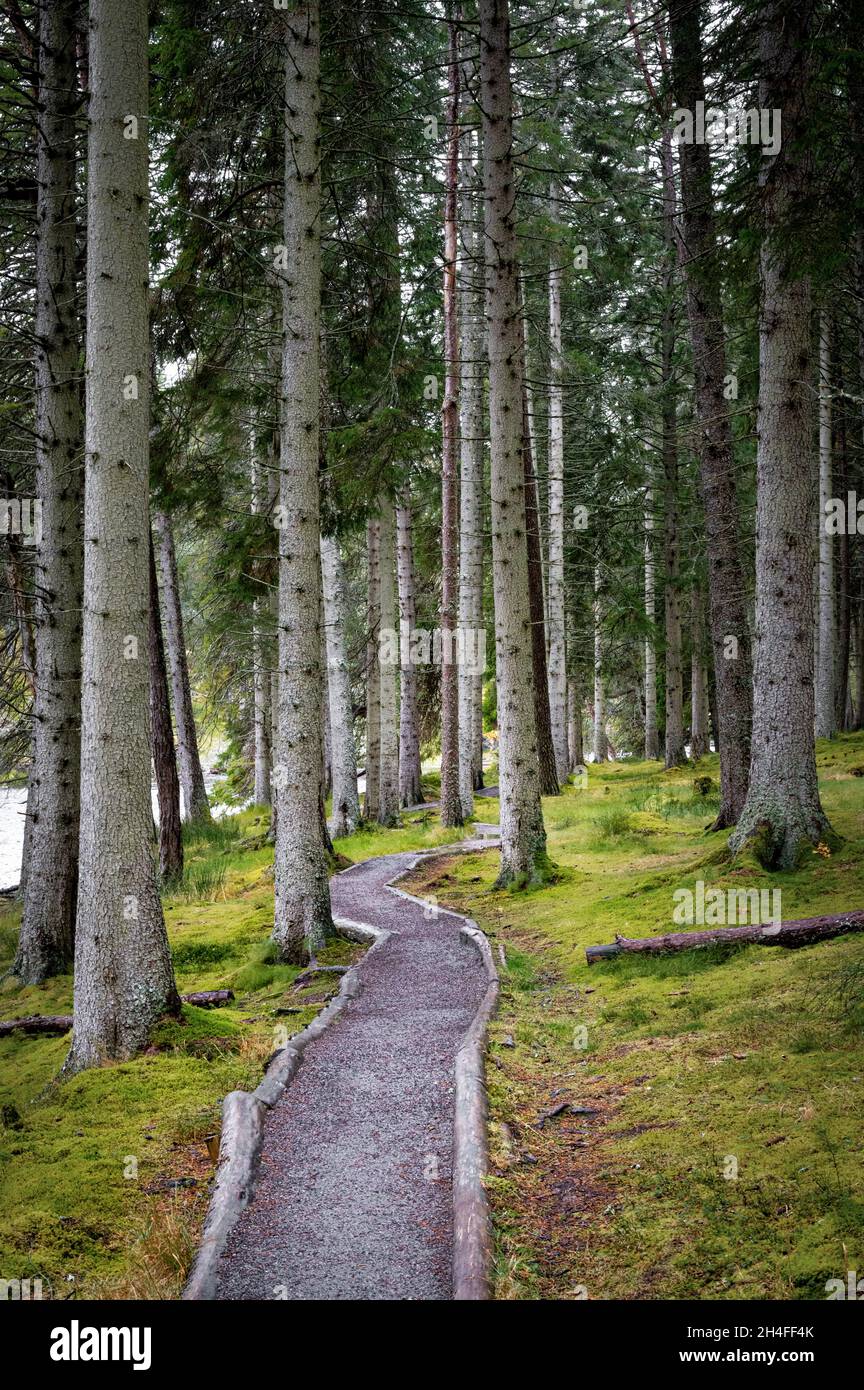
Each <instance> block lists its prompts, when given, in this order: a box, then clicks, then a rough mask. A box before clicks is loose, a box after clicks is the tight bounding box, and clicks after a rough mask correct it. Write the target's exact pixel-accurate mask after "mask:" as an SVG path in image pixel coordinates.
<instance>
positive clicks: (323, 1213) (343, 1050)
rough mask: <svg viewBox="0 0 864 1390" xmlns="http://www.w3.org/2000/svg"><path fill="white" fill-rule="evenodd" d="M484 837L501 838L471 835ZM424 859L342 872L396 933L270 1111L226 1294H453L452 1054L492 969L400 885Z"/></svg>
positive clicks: (358, 913)
mask: <svg viewBox="0 0 864 1390" xmlns="http://www.w3.org/2000/svg"><path fill="white" fill-rule="evenodd" d="M490 791H493V792H494V789H491V788H490ZM474 843H476V844H477V846H478V847H488V845H489V840H488V839H485V840H483V841H479V840H478V841H476V842H475V841H466V842H464V843H463V845H462V846H460V848H462V849H464V848H467V847H469V846H471V845H473V844H474ZM437 853H439V854H440V853H441V851H438V852H437ZM424 857H425V856H423V855H421V856H419V858H424ZM417 860H418V855H417V854H416V853H415V852H412V853H407V854H390V855H384V856H381V857H379V858H375V859H368V860H366V861H364V862H363V863H362V864H356V865H354V866H353V867H352V868H350V869H346V870H345V871H344V872H343V873H340V874H337V875H335V876H334V878H333V879H332V880H331V883H330V891H331V898H332V904H333V913H334V916H336V917H347V918H351V919H353V920H355V921H358V922H365V923H370V924H371V925H373V926H375V927H378V928H379V929H383V930H385V931H387V932H390V933H391V935H390V936H389V938H388V939H387V940H386V941H384V942H382V943H381V944H379V945H378V946H377V947H376V949H375V950H374V951H372V952H370V953H368V954H367V956H366V957H364V959H363V960H362V961H361V962H360V964H359V966H358V972H359V977H360V980H361V982H362V987H361V989H360V992H359V994H358V996H357V997H356V998H354V999H352V1000H351V1001H350V1002H349V1003H348V1004H347V1006H346V1007H345V1009H344V1010H343V1011H342V1013H340V1014H339V1015H338V1017H337V1018H336V1019H334V1021H333V1023H332V1024H331V1025H330V1026H329V1027H328V1028H327V1029H326V1031H325V1032H324V1033H323V1034H322V1035H321V1037H319V1038H317V1039H316V1040H315V1041H314V1042H313V1043H312V1044H310V1046H309V1047H308V1048H307V1050H306V1052H305V1054H304V1058H303V1062H302V1065H301V1066H300V1068H299V1070H298V1072H297V1075H296V1077H295V1078H294V1080H293V1082H292V1083H291V1085H290V1086H289V1087H288V1088H287V1090H286V1091H285V1093H284V1094H283V1096H282V1098H281V1099H280V1100H279V1101H278V1103H277V1104H276V1105H275V1106H274V1108H273V1110H272V1111H271V1112H270V1114H269V1115H268V1117H267V1123H266V1127H265V1132H264V1144H263V1149H262V1153H261V1160H260V1167H259V1170H258V1178H257V1183H256V1188H255V1198H254V1200H253V1201H252V1202H251V1203H250V1205H249V1206H248V1207H246V1209H245V1210H244V1212H243V1213H242V1215H241V1217H240V1219H239V1221H238V1222H237V1224H236V1226H235V1227H234V1229H233V1231H232V1233H231V1236H230V1238H229V1240H228V1244H227V1246H226V1249H225V1251H224V1253H223V1255H222V1258H221V1261H220V1270H219V1276H218V1283H217V1293H216V1297H217V1298H221V1299H278V1298H287V1299H292V1300H293V1299H326V1300H334V1299H369V1300H387V1299H449V1298H450V1297H451V1288H452V1274H451V1266H452V1237H453V1204H452V1190H451V1171H452V1153H453V1117H454V1089H455V1088H454V1064H455V1057H456V1052H457V1050H458V1049H459V1047H460V1045H461V1043H462V1041H463V1039H464V1037H465V1034H466V1032H467V1030H468V1028H469V1026H470V1024H471V1021H472V1019H473V1017H474V1014H475V1012H476V1010H477V1008H478V1005H479V1004H480V1001H481V999H482V998H483V994H484V991H485V989H486V979H485V976H484V972H483V968H482V965H481V962H480V959H479V957H478V955H477V953H476V952H475V951H474V949H473V948H472V947H471V946H470V945H466V943H465V942H464V940H463V938H462V937H460V934H459V933H460V928H461V927H462V926H463V925H464V923H465V918H464V917H461V916H459V915H458V914H457V913H453V912H445V911H442V910H440V909H437V910H434V911H430V909H429V908H428V906H427V907H425V909H424V905H423V904H421V903H420V902H418V901H415V900H413V899H411V898H409V897H408V896H407V895H405V894H403V893H401V892H400V891H399V890H398V889H396V888H392V887H390V886H389V884H390V883H391V881H392V880H393V879H394V878H396V877H397V876H398V875H400V874H403V873H405V871H406V870H407V869H409V868H410V867H411V865H412V864H413V863H415V862H417Z"/></svg>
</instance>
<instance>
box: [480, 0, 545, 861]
mask: <svg viewBox="0 0 864 1390" xmlns="http://www.w3.org/2000/svg"><path fill="white" fill-rule="evenodd" d="M478 12H479V19H480V85H481V97H480V107H481V110H482V113H483V166H484V192H485V206H486V223H485V248H486V255H485V259H486V274H487V295H486V308H487V324H488V353H489V416H490V438H491V454H492V486H491V491H492V579H493V589H494V594H495V649H496V679H497V684H498V724H499V740H498V748H499V758H500V789H501V870H500V873H499V876H498V884H499V886H502V887H503V886H505V885H507V884H511V883H517V884H519V883H525V882H528V881H531V880H533V879H536V878H538V877H539V876H541V875H542V873H543V871H544V869H545V864H546V832H545V829H544V826H543V812H542V808H541V805H540V782H539V772H540V769H539V759H538V751H537V733H536V729H535V727H534V689H533V685H534V682H533V674H532V664H531V663H532V657H531V613H530V601H529V592H528V552H527V546H526V543H525V529H526V523H525V478H524V464H523V459H522V382H521V380H520V366H521V362H522V345H521V337H522V327H521V322H520V298H519V270H518V263H517V255H516V229H515V210H514V187H515V185H514V178H513V115H512V98H511V87H510V19H509V13H508V6H507V0H479V5H478Z"/></svg>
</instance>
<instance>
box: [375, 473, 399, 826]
mask: <svg viewBox="0 0 864 1390" xmlns="http://www.w3.org/2000/svg"><path fill="white" fill-rule="evenodd" d="M379 507H380V516H381V522H380V535H381V542H380V552H379V564H380V589H379V593H380V605H381V628H380V630H381V634H382V637H385V636H386V638H387V640H386V642H384V643H383V644H382V648H381V649H380V651H379V700H380V709H381V724H380V730H381V732H380V769H381V771H380V782H379V787H378V823H379V825H388V826H390V825H398V824H399V709H398V694H397V688H396V672H397V670H398V669H399V655H398V636H399V624H398V621H397V603H396V512H395V508H394V506H393V502H392V500H391V499H390V498H389V497H386V496H382V498H381V500H380V504H379ZM385 648H386V655H385V654H384V653H385Z"/></svg>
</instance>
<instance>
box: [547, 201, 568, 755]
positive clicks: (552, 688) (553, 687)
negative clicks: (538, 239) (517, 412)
mask: <svg viewBox="0 0 864 1390" xmlns="http://www.w3.org/2000/svg"><path fill="white" fill-rule="evenodd" d="M557 194H558V190H557V187H556V185H555V184H554V183H553V184H552V185H551V187H550V189H549V201H550V205H551V208H552V213H553V216H554V214H555V212H556V210H557ZM558 255H559V253H558V250H557V247H556V248H555V249H554V250H553V253H552V260H551V262H550V265H549V376H550V381H549V493H548V508H549V518H548V526H549V542H548V545H549V565H548V573H549V580H548V595H549V599H548V609H549V716H550V719H551V722H552V743H553V746H554V749H555V766H556V769H557V772H558V780H559V781H561V782H563V781H564V780H565V778H566V777H567V773H568V769H569V766H570V762H569V755H568V750H567V645H566V640H565V626H564V388H563V386H562V382H561V375H562V367H563V359H562V355H561V265H560V263H559V260H558Z"/></svg>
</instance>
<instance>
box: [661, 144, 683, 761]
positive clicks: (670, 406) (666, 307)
mask: <svg viewBox="0 0 864 1390" xmlns="http://www.w3.org/2000/svg"><path fill="white" fill-rule="evenodd" d="M662 161H663V231H664V239H665V242H666V264H665V270H664V275H663V318H662V324H661V357H662V361H661V380H662V404H661V414H662V431H663V446H662V447H663V482H664V488H663V497H664V531H663V536H664V561H665V570H666V575H665V578H666V587H665V627H666V766H667V767H680V766H681V764H682V763H685V762H686V761H687V754H686V753H685V751H684V677H683V672H682V667H681V590H680V545H679V538H678V529H679V517H678V429H677V423H676V386H675V367H674V360H673V359H674V355H675V305H674V300H673V295H674V290H675V265H676V249H675V170H674V166H673V162H672V136H671V133H670V131H669V129H668V127H667V128H666V129H664V131H663V138H662Z"/></svg>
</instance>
